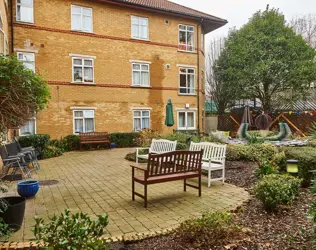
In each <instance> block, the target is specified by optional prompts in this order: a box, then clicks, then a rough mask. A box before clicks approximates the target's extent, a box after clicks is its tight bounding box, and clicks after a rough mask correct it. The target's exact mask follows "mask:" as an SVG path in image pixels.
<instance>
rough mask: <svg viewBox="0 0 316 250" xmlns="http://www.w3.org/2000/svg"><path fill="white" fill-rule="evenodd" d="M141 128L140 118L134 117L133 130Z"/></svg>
mask: <svg viewBox="0 0 316 250" xmlns="http://www.w3.org/2000/svg"><path fill="white" fill-rule="evenodd" d="M141 129H142V126H141V118H134V130H135V131H140V130H141Z"/></svg>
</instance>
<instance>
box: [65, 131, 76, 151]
mask: <svg viewBox="0 0 316 250" xmlns="http://www.w3.org/2000/svg"><path fill="white" fill-rule="evenodd" d="M64 140H65V141H66V142H67V147H68V150H67V151H73V150H78V149H79V147H80V144H79V136H78V135H67V136H65V137H64Z"/></svg>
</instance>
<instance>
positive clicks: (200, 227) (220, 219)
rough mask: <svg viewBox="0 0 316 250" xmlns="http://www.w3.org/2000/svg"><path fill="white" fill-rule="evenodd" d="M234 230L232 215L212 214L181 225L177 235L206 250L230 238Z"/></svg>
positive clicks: (226, 213) (223, 213)
mask: <svg viewBox="0 0 316 250" xmlns="http://www.w3.org/2000/svg"><path fill="white" fill-rule="evenodd" d="M234 228H235V225H234V223H233V217H232V214H230V213H228V212H212V213H206V214H204V215H202V218H199V219H191V220H187V221H185V222H183V223H181V225H180V226H179V228H178V229H177V231H176V233H177V235H179V236H180V237H181V238H182V239H184V240H185V241H188V242H190V243H194V245H195V246H197V247H199V249H200V248H202V249H204V247H208V248H209V246H212V245H215V244H217V243H219V242H220V241H222V240H225V239H226V238H228V237H229V234H230V232H231V231H232V230H233V229H234Z"/></svg>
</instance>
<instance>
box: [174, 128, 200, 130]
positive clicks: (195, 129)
mask: <svg viewBox="0 0 316 250" xmlns="http://www.w3.org/2000/svg"><path fill="white" fill-rule="evenodd" d="M177 130H178V131H195V130H197V129H196V128H177Z"/></svg>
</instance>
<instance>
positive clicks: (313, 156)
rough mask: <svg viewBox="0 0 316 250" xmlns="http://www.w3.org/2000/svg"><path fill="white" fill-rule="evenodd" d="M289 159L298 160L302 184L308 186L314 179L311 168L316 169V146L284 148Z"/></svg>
mask: <svg viewBox="0 0 316 250" xmlns="http://www.w3.org/2000/svg"><path fill="white" fill-rule="evenodd" d="M282 150H283V151H284V153H285V156H286V158H287V159H295V160H298V167H299V168H298V169H299V176H300V177H301V178H302V179H303V182H302V185H303V186H304V187H308V186H309V185H310V183H311V180H312V173H310V172H309V171H310V170H316V148H313V147H293V148H292V147H287V148H283V149H282Z"/></svg>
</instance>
